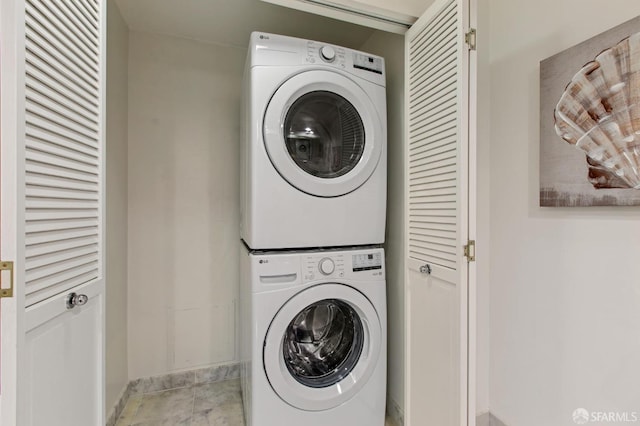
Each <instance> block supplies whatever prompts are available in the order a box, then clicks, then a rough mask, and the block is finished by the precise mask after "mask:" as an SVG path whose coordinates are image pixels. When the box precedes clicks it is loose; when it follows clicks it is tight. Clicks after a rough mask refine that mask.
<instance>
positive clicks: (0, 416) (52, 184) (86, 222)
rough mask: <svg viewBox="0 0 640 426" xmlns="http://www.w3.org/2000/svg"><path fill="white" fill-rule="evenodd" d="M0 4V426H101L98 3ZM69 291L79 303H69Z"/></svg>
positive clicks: (101, 4)
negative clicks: (2, 278)
mask: <svg viewBox="0 0 640 426" xmlns="http://www.w3.org/2000/svg"><path fill="white" fill-rule="evenodd" d="M2 3H3V4H2V10H1V12H2V15H4V16H2V25H3V27H2V29H3V36H5V35H6V37H7V38H8V39H9V40H8V41H7V40H3V45H2V46H1V47H2V49H3V51H2V53H3V58H2V59H3V63H2V72H3V80H2V83H3V84H2V93H3V98H4V94H5V91H7V90H8V91H9V92H10V99H9V100H6V99H3V100H2V102H3V103H2V124H3V133H2V155H3V158H2V162H3V163H2V165H3V167H4V166H5V165H7V166H8V167H7V169H6V170H2V181H1V183H2V187H1V190H2V206H1V207H2V215H1V218H2V232H3V233H2V247H3V256H4V248H5V247H9V248H10V250H9V252H11V253H12V254H13V259H10V260H15V265H16V268H15V284H16V291H15V296H14V298H13V299H12V300H11V301H10V302H8V303H11V304H12V308H13V309H14V310H13V312H14V314H13V315H14V318H13V321H14V322H15V324H16V326H15V328H14V329H13V330H10V331H9V334H12V333H15V334H14V336H13V338H14V340H15V348H16V352H15V353H14V352H12V351H9V349H8V346H6V345H5V335H4V331H5V326H4V322H5V319H6V318H5V312H4V309H3V311H2V321H3V335H2V336H1V337H2V343H3V345H2V358H3V360H2V361H3V362H2V371H1V373H5V372H6V371H7V370H13V371H14V372H15V374H12V375H10V376H11V377H8V378H6V380H5V377H4V376H5V375H4V374H2V394H0V409H1V411H0V420H1V423H2V424H15V425H18V426H22V425H34V426H36V425H46V426H57V425H60V426H62V425H64V426H74V425H77V426H88V425H99V424H104V413H103V412H104V407H103V405H104V403H103V382H104V379H103V365H104V362H103V352H104V343H103V339H104V337H103V336H104V332H103V329H104V306H103V305H104V300H103V297H104V276H103V269H104V268H103V260H104V250H103V233H104V229H103V223H104V222H103V213H104V118H105V117H104V85H105V81H104V77H105V69H106V68H105V52H106V50H105V35H106V33H105V16H106V15H105V13H106V1H101V0H73V1H71V0H3V2H2ZM7 14H12V16H13V19H12V21H11V22H9V21H8V18H7ZM11 40H13V42H14V46H17V48H16V49H13V48H12V47H9V46H8V45H9V44H10V43H11ZM7 51H9V55H10V56H13V58H12V59H14V60H13V61H7V60H5V59H7V58H6V57H5V55H4V52H7ZM7 74H8V77H7V78H6V79H5V77H6V75H7ZM11 85H13V87H10V86H11ZM9 109H10V110H9ZM5 124H9V125H10V126H11V127H12V132H9V131H7V133H5V129H4V127H5ZM10 144H13V149H10V148H9V145H10ZM5 153H7V156H5ZM9 195H10V196H11V198H12V199H11V200H9V202H7V200H6V196H9ZM3 260H6V258H5V259H3ZM71 293H76V294H77V295H83V296H86V303H84V304H83V303H80V304H78V305H76V306H73V305H71V306H68V304H67V300H68V299H69V297H70V296H69V295H70V294H71ZM80 300H82V299H80ZM3 303H4V302H3ZM3 308H4V306H3ZM8 351H9V352H8ZM5 358H8V360H7V363H5ZM12 382H13V383H12ZM9 393H12V394H13V396H12V397H8V394H9Z"/></svg>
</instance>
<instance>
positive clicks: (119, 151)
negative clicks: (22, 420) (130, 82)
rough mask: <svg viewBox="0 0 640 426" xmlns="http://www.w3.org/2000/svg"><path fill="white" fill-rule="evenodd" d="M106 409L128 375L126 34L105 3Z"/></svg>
mask: <svg viewBox="0 0 640 426" xmlns="http://www.w3.org/2000/svg"><path fill="white" fill-rule="evenodd" d="M107 25H108V27H107V142H106V143H107V193H106V202H107V211H106V222H107V223H106V229H107V237H106V251H107V259H106V268H107V269H106V278H107V280H106V293H107V294H106V333H107V335H106V401H105V404H106V409H107V413H108V412H109V410H110V409H111V408H112V407H113V405H114V404H115V403H116V401H117V399H118V397H119V396H120V393H121V392H122V390H123V388H124V387H125V386H126V385H127V382H128V380H129V377H128V373H127V90H128V87H127V55H128V45H129V40H128V38H129V30H128V28H127V25H126V24H125V22H124V20H123V19H122V17H121V16H120V12H119V11H118V7H117V6H116V5H115V3H114V2H113V0H109V2H108V3H107Z"/></svg>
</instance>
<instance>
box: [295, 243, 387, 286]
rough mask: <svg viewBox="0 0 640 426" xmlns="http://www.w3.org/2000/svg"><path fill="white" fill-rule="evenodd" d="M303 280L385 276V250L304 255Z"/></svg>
mask: <svg viewBox="0 0 640 426" xmlns="http://www.w3.org/2000/svg"><path fill="white" fill-rule="evenodd" d="M302 272H303V276H302V278H303V281H304V282H309V281H316V280H327V279H328V278H332V279H336V280H340V279H353V278H358V279H365V278H366V277H370V278H381V277H384V275H385V274H384V252H383V251H382V250H379V249H373V250H358V251H353V252H335V251H334V252H332V251H325V252H318V253H308V254H305V255H304V256H303V257H302Z"/></svg>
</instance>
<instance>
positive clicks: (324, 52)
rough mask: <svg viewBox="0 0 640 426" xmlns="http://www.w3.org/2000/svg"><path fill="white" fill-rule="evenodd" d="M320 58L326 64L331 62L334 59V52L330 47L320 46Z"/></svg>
mask: <svg viewBox="0 0 640 426" xmlns="http://www.w3.org/2000/svg"><path fill="white" fill-rule="evenodd" d="M320 56H321V57H322V59H324V60H325V61H327V62H333V60H334V59H336V51H335V50H334V48H333V47H331V46H322V47H321V48H320Z"/></svg>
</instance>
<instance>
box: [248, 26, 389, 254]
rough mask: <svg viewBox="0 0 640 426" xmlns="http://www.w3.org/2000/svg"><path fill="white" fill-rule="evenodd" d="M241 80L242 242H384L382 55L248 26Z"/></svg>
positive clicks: (267, 245)
mask: <svg viewBox="0 0 640 426" xmlns="http://www.w3.org/2000/svg"><path fill="white" fill-rule="evenodd" d="M244 81H245V82H244V93H243V108H242V110H243V119H242V121H243V125H242V126H243V129H242V130H243V131H242V149H241V150H242V152H241V157H242V161H241V163H242V166H241V169H242V170H241V193H242V195H241V209H240V210H241V216H242V218H241V237H242V239H243V240H244V241H245V242H246V243H247V245H248V246H249V247H251V248H252V249H277V248H297V247H336V246H354V245H363V244H381V243H383V242H384V234H385V219H386V186H387V183H386V177H387V149H386V144H387V126H386V120H387V113H386V92H385V70H384V60H383V58H381V57H378V56H374V55H370V54H367V53H363V52H358V51H354V50H350V49H347V48H344V47H339V46H333V45H329V44H326V43H320V42H315V41H309V40H301V39H296V38H291V37H284V36H278V35H273V34H265V33H253V34H252V35H251V45H250V47H249V53H248V58H247V65H246V69H245V75H244Z"/></svg>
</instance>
